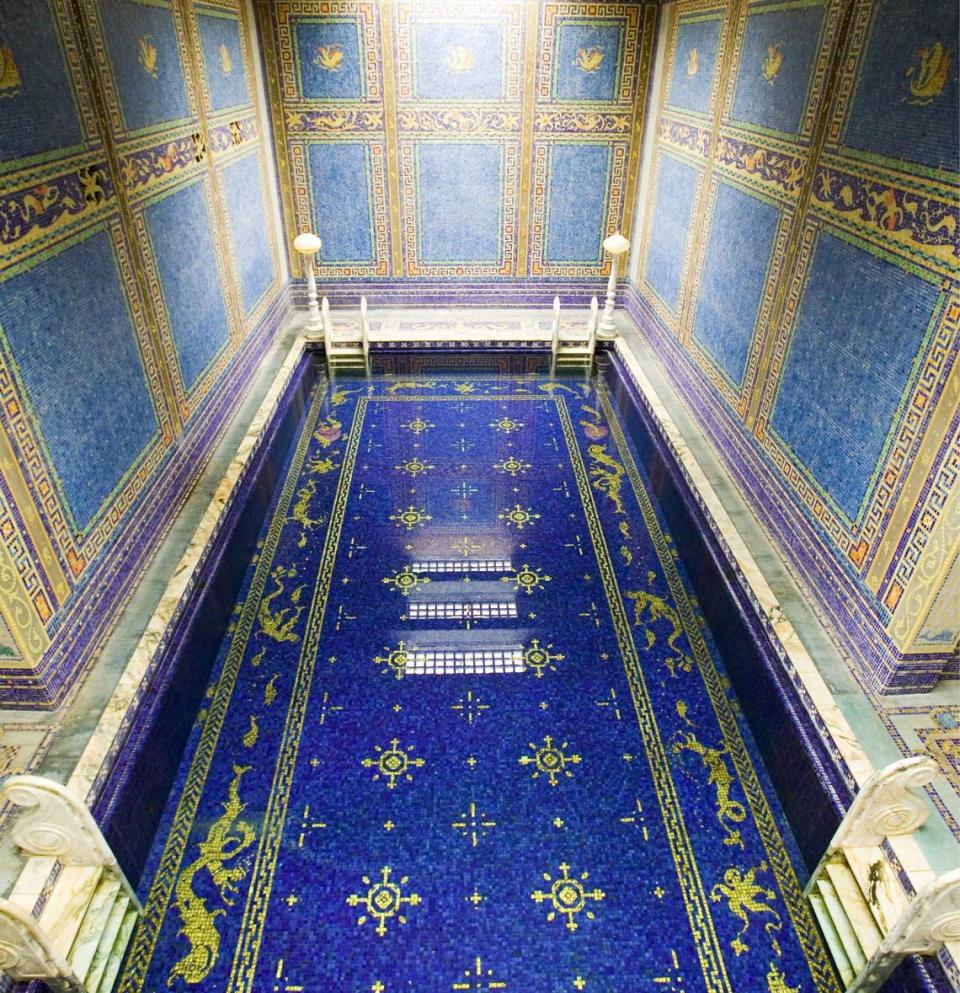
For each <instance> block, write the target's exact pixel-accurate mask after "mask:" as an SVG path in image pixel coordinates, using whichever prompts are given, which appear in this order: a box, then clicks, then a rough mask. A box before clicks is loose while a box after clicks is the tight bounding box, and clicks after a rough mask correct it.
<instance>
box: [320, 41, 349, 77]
mask: <svg viewBox="0 0 960 993" xmlns="http://www.w3.org/2000/svg"><path fill="white" fill-rule="evenodd" d="M341 62H343V49H342V48H341V47H340V46H339V45H318V46H317V48H316V51H315V52H314V53H313V64H314V65H315V66H316V67H317V68H318V69H325V70H326V71H327V72H339V71H340V63H341Z"/></svg>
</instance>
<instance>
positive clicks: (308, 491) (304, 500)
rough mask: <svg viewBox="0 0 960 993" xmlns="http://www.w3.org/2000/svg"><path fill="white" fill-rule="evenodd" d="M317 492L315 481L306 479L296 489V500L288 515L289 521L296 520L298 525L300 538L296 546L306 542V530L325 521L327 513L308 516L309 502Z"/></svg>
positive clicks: (302, 545)
mask: <svg viewBox="0 0 960 993" xmlns="http://www.w3.org/2000/svg"><path fill="white" fill-rule="evenodd" d="M316 492H317V481H316V480H315V479H308V480H307V482H306V484H305V485H304V486H301V487H300V489H299V490H297V502H296V503H295V504H294V505H293V513H292V514H291V515H290V518H289V519H290V520H291V521H296V522H297V524H299V525H300V538H299V540H298V541H297V547H298V548H303V547H304V545H306V543H307V532H308V531H312V530H313V529H314V528H315V527H317V526H319V525H321V524H326V523H327V515H326V514H321V515H320V516H319V517H311V516H310V503H311V501H312V500H313V497H314V495H315V494H316Z"/></svg>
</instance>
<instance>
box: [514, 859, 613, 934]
mask: <svg viewBox="0 0 960 993" xmlns="http://www.w3.org/2000/svg"><path fill="white" fill-rule="evenodd" d="M589 876H590V874H589V873H588V872H581V873H580V878H579V879H575V878H574V877H573V876H571V875H570V866H569V865H567V864H566V863H565V862H561V863H560V875H559V876H558V877H557V878H556V879H554V878H553V877H552V876H551V875H550V873H549V872H545V873H544V874H543V878H544V880H546V882H548V883H550V891H549V892H548V893H545V892H544V891H543V890H534V891H533V892H532V893H531V894H530V897H531V898H532V899H533V901H534V902H535V903H543V902H544V901H546V900H549V901H550V904H551V906H552V907H553V910H551V911H550V913H548V914H547V920H548V921H553V920H556V919H557V918H558V917H566V919H567V923H566V928H567V930H568V931H576V930H577V928H578V927H579V925H578V924H577V922H576V920H574V918H575V917H576V916H577V914H580V913H581V912H582V913H584V914H585V916H586V917H587V919H588V920H591V921H592V920H593V919H594V918H595V917H596V914H594V912H593V911H592V910H589V909H588V908H587V900H595V901H596V902H597V903H599V902H600V901H601V900H603V899H604V897H605V896H606V894H605V893H604V892H603V890H600V889H592V890H588V889H586V887H585V886H584V885H583V884H584V882H585V881H586V880H587V879H588V878H589Z"/></svg>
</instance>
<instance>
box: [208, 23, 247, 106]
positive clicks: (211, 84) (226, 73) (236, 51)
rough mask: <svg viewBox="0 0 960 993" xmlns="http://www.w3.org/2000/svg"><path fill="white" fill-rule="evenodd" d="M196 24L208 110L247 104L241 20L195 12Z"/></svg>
mask: <svg viewBox="0 0 960 993" xmlns="http://www.w3.org/2000/svg"><path fill="white" fill-rule="evenodd" d="M197 25H198V26H199V29H200V46H201V48H202V49H203V68H204V73H205V75H206V78H207V88H208V89H209V91H210V104H211V110H214V111H220V110H226V109H227V108H228V107H237V106H241V105H243V104H247V103H249V102H250V92H249V90H248V89H247V77H246V73H245V71H244V67H243V53H242V50H241V43H240V22H239V21H238V20H237V19H236V18H235V17H224V16H220V15H217V14H206V13H199V12H198V14H197Z"/></svg>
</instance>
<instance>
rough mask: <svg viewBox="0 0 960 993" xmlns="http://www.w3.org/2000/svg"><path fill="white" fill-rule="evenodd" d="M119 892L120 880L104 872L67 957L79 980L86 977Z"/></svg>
mask: <svg viewBox="0 0 960 993" xmlns="http://www.w3.org/2000/svg"><path fill="white" fill-rule="evenodd" d="M119 892H120V880H119V879H118V878H117V877H116V876H113V875H109V874H107V873H104V875H103V877H102V878H101V880H100V883H99V884H98V886H97V889H96V892H95V893H94V894H93V899H92V900H91V901H90V905H89V906H88V907H87V913H86V915H85V916H84V918H83V923H82V924H81V925H80V930H79V931H78V932H77V937H76V939H75V941H74V942H73V947H72V948H71V949H70V955H69V956H68V957H67V961H68V962H69V963H70V965H71V966H72V967H73V971H74V972H75V973H76V974H77V978H78V979H80V980H81V981H83V980H85V979H86V978H87V973H88V972H89V971H90V966H91V965H92V964H93V957H94V955H95V954H96V952H97V948H98V947H99V945H100V939H101V937H102V936H103V931H104V928H105V927H106V926H107V920H108V919H109V917H110V911H111V910H112V909H113V905H114V904H115V903H116V900H117V895H118V894H119Z"/></svg>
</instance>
